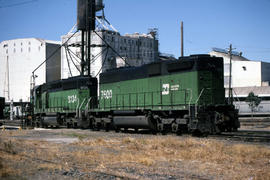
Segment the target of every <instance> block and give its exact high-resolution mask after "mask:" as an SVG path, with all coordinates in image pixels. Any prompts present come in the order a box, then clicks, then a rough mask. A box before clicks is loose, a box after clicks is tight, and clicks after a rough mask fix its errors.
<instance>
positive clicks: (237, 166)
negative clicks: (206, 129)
mask: <svg viewBox="0 0 270 180" xmlns="http://www.w3.org/2000/svg"><path fill="white" fill-rule="evenodd" d="M0 133H1V136H0V137H1V138H0V155H1V156H0V157H1V164H0V165H1V166H0V179H5V178H6V179H10V178H15V179H16V178H26V179H54V178H57V179H117V178H119V179H248V178H254V179H263V177H270V174H269V173H270V172H269V168H270V148H269V146H261V145H256V144H246V143H242V142H241V141H234V140H230V139H228V140H224V139H222V140H219V139H212V138H211V137H210V138H195V137H192V136H186V135H183V136H175V135H167V136H161V135H160V136H156V135H151V134H130V133H114V132H102V131H99V132H97V131H89V130H73V129H54V130H23V131H1V132H0ZM243 133H244V132H243ZM61 139H62V140H61ZM67 139H69V140H67ZM70 139H72V141H71V140H70ZM239 172H240V173H239Z"/></svg>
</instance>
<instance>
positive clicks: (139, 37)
mask: <svg viewBox="0 0 270 180" xmlns="http://www.w3.org/2000/svg"><path fill="white" fill-rule="evenodd" d="M97 34H98V35H97ZM97 34H95V33H93V32H92V34H91V36H92V37H91V39H92V42H91V45H92V48H91V75H92V76H93V77H97V78H98V75H99V74H100V73H101V72H104V71H106V70H108V69H113V68H119V67H123V66H140V65H142V64H147V63H151V62H153V61H155V60H157V59H158V39H157V37H156V32H155V31H150V32H149V33H148V34H139V33H134V34H126V35H124V36H122V35H120V33H118V32H116V31H111V30H98V31H97ZM71 36H72V33H69V34H67V35H64V36H62V43H63V44H64V43H65V42H66V41H67V40H68V39H69V38H70V37H71ZM99 36H100V37H102V39H103V40H105V41H106V43H108V44H109V46H111V47H112V48H113V49H114V50H112V49H111V48H109V47H108V46H107V44H106V43H105V42H104V41H103V40H102V39H101V38H100V37H99ZM80 44H81V34H80V33H77V34H76V35H74V36H73V37H72V38H71V39H70V40H69V42H68V43H67V46H64V47H62V51H61V64H62V68H61V72H62V75H61V77H62V79H64V78H68V77H71V76H77V75H79V74H80V68H81V65H80V58H81V57H80V56H81V48H80V46H79V45H80ZM116 52H117V53H116Z"/></svg>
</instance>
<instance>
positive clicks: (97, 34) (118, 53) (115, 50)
mask: <svg viewBox="0 0 270 180" xmlns="http://www.w3.org/2000/svg"><path fill="white" fill-rule="evenodd" d="M94 33H95V34H96V35H97V36H98V37H99V38H100V39H101V40H102V41H103V42H104V43H105V44H106V45H107V46H108V47H109V48H110V49H111V50H112V51H113V52H114V53H115V54H116V55H117V56H119V57H120V58H121V59H122V60H123V61H124V62H125V63H126V64H127V65H128V66H131V65H130V64H129V63H128V62H127V61H126V60H125V59H124V58H123V57H122V56H121V55H120V54H119V53H118V52H117V51H116V50H115V49H114V48H113V47H112V46H110V44H109V43H107V41H106V40H104V39H103V38H102V37H101V36H100V35H99V34H98V33H97V32H96V31H94Z"/></svg>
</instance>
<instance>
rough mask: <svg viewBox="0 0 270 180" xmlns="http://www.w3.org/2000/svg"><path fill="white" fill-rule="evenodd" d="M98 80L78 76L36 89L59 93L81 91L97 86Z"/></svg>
mask: <svg viewBox="0 0 270 180" xmlns="http://www.w3.org/2000/svg"><path fill="white" fill-rule="evenodd" d="M96 84H97V79H96V78H92V77H88V76H76V77H70V78H68V79H61V80H57V81H53V82H49V83H45V84H42V85H40V86H36V87H35V88H34V89H40V90H41V91H42V92H44V91H59V90H69V89H80V88H81V87H85V86H91V85H96Z"/></svg>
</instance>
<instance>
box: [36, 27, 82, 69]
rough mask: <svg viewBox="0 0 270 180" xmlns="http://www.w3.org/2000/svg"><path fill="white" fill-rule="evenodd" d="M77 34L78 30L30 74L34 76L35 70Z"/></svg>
mask: <svg viewBox="0 0 270 180" xmlns="http://www.w3.org/2000/svg"><path fill="white" fill-rule="evenodd" d="M77 32H78V30H77V31H76V32H75V33H73V34H72V36H70V37H69V38H68V40H67V41H65V42H64V43H63V44H62V45H61V46H60V47H58V48H57V49H56V50H55V51H54V52H53V53H52V54H51V55H50V56H49V57H47V58H46V59H45V60H44V61H43V62H42V63H41V64H40V65H39V66H38V67H37V68H36V69H34V71H33V72H32V74H34V73H35V72H36V70H38V69H39V68H40V67H41V66H42V65H43V64H44V63H46V62H47V61H48V60H50V58H51V57H53V56H54V55H55V54H56V53H57V52H58V51H59V50H60V49H61V48H62V47H63V46H65V45H66V44H67V43H68V41H69V40H70V39H71V38H73V36H74V35H75V34H76V33H77Z"/></svg>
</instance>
